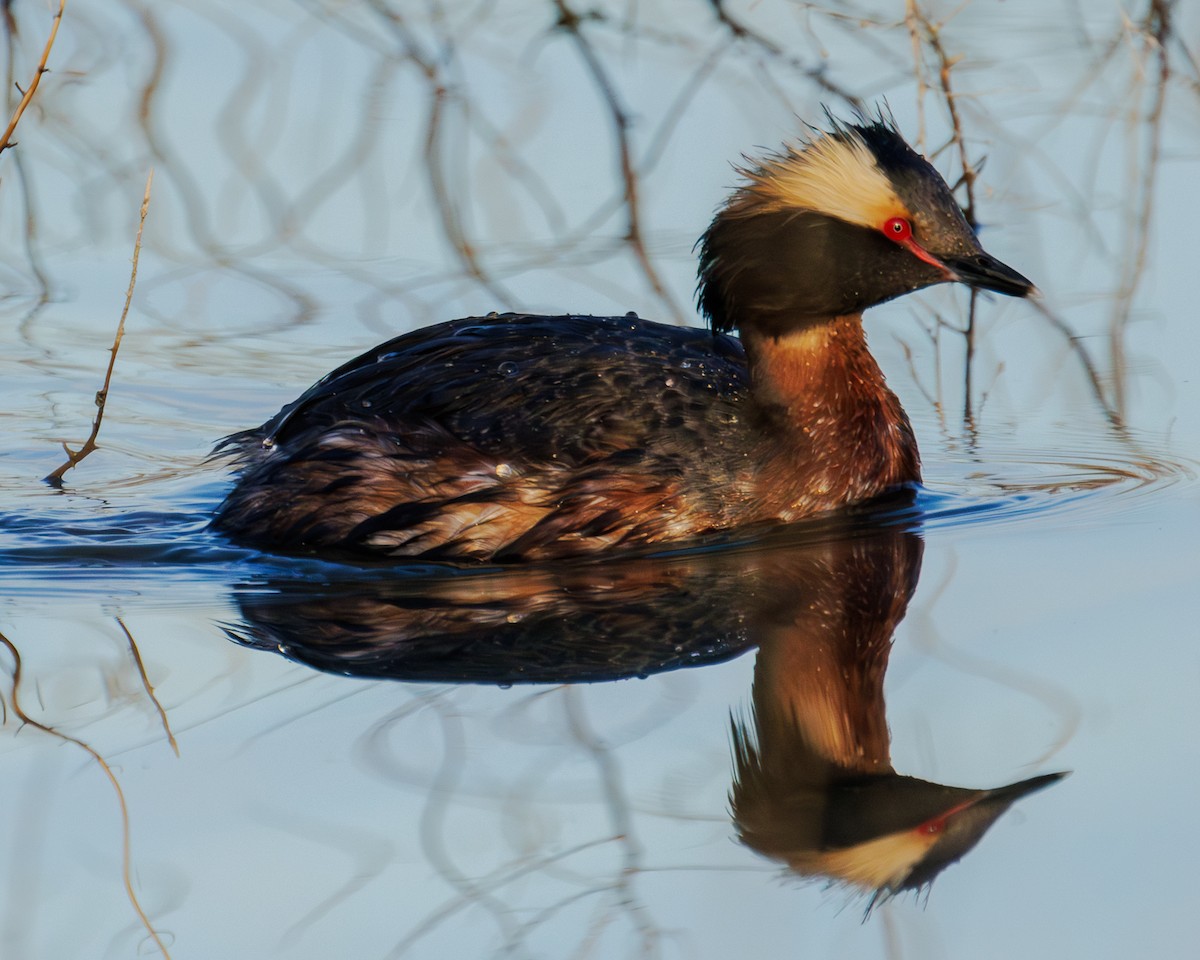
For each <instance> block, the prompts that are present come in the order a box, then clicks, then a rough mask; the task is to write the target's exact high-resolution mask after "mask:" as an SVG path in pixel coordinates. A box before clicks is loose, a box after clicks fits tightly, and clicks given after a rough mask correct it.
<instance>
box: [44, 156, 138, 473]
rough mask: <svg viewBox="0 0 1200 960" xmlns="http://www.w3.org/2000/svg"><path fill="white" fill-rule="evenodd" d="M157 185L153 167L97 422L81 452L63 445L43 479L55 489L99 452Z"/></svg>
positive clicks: (99, 393)
mask: <svg viewBox="0 0 1200 960" xmlns="http://www.w3.org/2000/svg"><path fill="white" fill-rule="evenodd" d="M153 183H154V168H153V167H151V168H150V173H149V175H148V176H147V177H146V192H145V193H144V194H143V195H142V209H141V215H140V217H139V219H138V229H137V239H136V240H135V241H134V243H133V268H132V269H131V270H130V272H129V288H128V289H127V290H126V291H125V308H124V309H123V310H122V311H121V319H120V321H119V322H118V323H117V335H116V336H115V337H114V338H113V345H112V347H111V349H110V350H109V356H108V370H107V371H106V372H105V374H104V386H102V387H101V388H100V389H99V391H97V393H96V407H97V409H96V419H95V420H93V421H92V432H91V434H90V435H89V436H88V438H87V439H86V440H85V441H84V442H83V446H82V447H80V448H79V450H78V451H72V450H71V448H70V447H68V446H67V445H66V443H63V445H62V448H63V450H64V451H66V454H67V460H66V462H65V463H63V464H62V465H61V466H60V467H59V468H58V469H57V470H55V471H54V472H53V473H50V474H48V475H47V476H45V477H44V478H43V479H44V480H45V482H46V483H48V484H50V485H51V486H55V487H61V486H62V478H63V474H65V473H66V472H67V471H68V470H70V469H71V468H72V467H73V466H75V465H76V464H77V463H79V461H80V460H82V459H83V458H84V457H86V456H87V455H88V454H89V453H91V452H92V451H93V450H95V449H96V437H97V436H98V435H99V433H100V423H101V422H102V421H103V420H104V406H105V404H106V403H107V402H108V388H109V385H110V384H111V383H112V375H113V367H114V366H116V363H117V351H118V350H119V349H120V348H121V340H122V338H123V337H124V336H125V318H126V317H128V316H129V305H130V303H132V302H133V288H134V286H135V285H136V284H137V269H138V257H139V256H140V255H141V252H142V230H143V229H144V228H145V226H146V212H147V211H148V210H149V209H150V187H151V185H152V184H153Z"/></svg>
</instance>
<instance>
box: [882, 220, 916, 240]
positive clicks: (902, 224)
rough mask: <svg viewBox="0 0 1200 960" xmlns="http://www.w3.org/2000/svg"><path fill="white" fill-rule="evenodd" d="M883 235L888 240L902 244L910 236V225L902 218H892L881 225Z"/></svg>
mask: <svg viewBox="0 0 1200 960" xmlns="http://www.w3.org/2000/svg"><path fill="white" fill-rule="evenodd" d="M883 235H884V236H885V237H887V238H888V239H889V240H895V241H896V242H897V243H903V242H904V241H905V240H908V239H909V238H910V237H911V236H912V224H911V223H909V222H908V221H907V220H905V219H904V218H903V217H892V219H891V220H889V221H888V222H887V223H885V224H884V225H883Z"/></svg>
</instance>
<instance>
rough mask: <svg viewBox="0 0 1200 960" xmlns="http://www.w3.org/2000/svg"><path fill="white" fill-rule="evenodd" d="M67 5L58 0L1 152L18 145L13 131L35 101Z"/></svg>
mask: <svg viewBox="0 0 1200 960" xmlns="http://www.w3.org/2000/svg"><path fill="white" fill-rule="evenodd" d="M66 5H67V0H58V12H57V13H56V14H55V15H54V22H53V24H52V25H51V27H50V36H49V37H48V38H47V39H46V46H45V48H44V49H43V50H42V59H41V60H39V61H38V65H37V70H36V71H35V73H34V74H33V79H32V80H30V81H29V88H28V89H27V90H26V91H25V94H24V96H22V97H21V102H20V103H18V104H17V109H16V110H15V111H14V112H13V115H12V119H11V120H9V121H8V129H6V130H5V131H4V134H3V136H0V153H3V152H4V151H5V150H7V149H8V148H9V147H12V146H16V144H14V143H12V142H11V140H12V135H13V131H15V130H16V129H17V124H18V123H20V122H21V115H22V114H23V113H24V112H25V108H26V107H28V106H29V104H30V103H32V102H33V95H34V94H35V93H37V88H38V85H39V84H40V83H41V82H42V74H43V73H45V72H46V69H47V68H46V62H47V61H48V60H49V59H50V50H51V49H52V48H53V47H54V38H55V37H57V36H58V25H59V24H60V23H61V22H62V15H63V9H64V8H65V7H66Z"/></svg>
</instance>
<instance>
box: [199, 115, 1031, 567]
mask: <svg viewBox="0 0 1200 960" xmlns="http://www.w3.org/2000/svg"><path fill="white" fill-rule="evenodd" d="M741 173H742V175H743V177H744V180H743V183H742V184H741V186H739V187H738V188H737V189H736V190H735V191H734V192H733V194H732V195H731V196H730V197H729V198H728V200H727V201H726V202H725V203H724V205H723V206H722V207H721V208H720V209H719V210H718V212H717V214H716V216H715V218H714V219H713V221H712V224H711V225H710V226H709V228H708V230H707V231H706V232H705V234H704V236H703V237H702V238H701V239H700V241H699V244H698V246H699V250H700V267H699V285H698V289H697V297H698V300H699V305H700V309H701V311H702V313H703V314H704V315H705V316H706V317H707V318H708V320H709V322H710V324H711V327H712V329H711V331H710V330H703V329H698V328H684V327H676V326H670V325H666V324H660V323H654V322H652V321H648V320H642V319H639V318H638V317H636V316H634V315H632V314H631V315H628V316H625V317H582V316H559V317H549V316H529V315H523V314H504V315H491V316H488V317H470V318H466V319H461V320H453V321H450V322H448V323H443V324H439V325H436V326H432V327H429V328H426V329H422V330H418V331H415V332H413V333H409V334H405V335H403V336H400V337H397V338H395V339H393V340H390V341H388V342H386V343H383V344H381V345H379V346H377V347H375V348H374V349H372V350H370V351H368V352H367V353H364V354H363V355H361V356H359V357H357V358H355V359H354V360H351V361H350V362H349V363H347V364H345V365H343V366H341V367H339V368H338V369H336V370H334V371H333V372H332V373H330V374H328V375H327V376H326V377H324V378H323V379H321V380H320V381H318V382H317V383H316V384H314V385H313V386H312V387H311V388H310V389H309V390H308V391H307V392H305V393H304V394H302V395H301V396H300V397H299V398H298V399H297V400H295V401H294V402H293V403H291V404H288V405H287V406H286V407H284V408H283V409H282V410H281V411H280V412H279V413H278V414H276V415H275V416H274V417H272V418H271V419H270V420H268V421H267V422H266V423H265V424H263V425H262V426H260V427H258V428H256V429H253V430H248V431H245V432H243V433H239V434H235V435H233V436H232V437H229V438H227V439H226V440H225V441H224V442H223V443H222V445H221V448H220V449H225V450H231V451H233V452H234V453H235V454H236V457H237V461H238V467H239V472H240V476H239V478H238V480H237V482H236V484H235V486H234V488H233V490H232V491H231V492H230V493H229V495H228V497H227V498H226V500H225V502H224V503H223V504H222V505H221V507H220V509H219V511H218V513H217V515H216V518H215V521H214V523H215V526H216V528H217V529H219V530H221V531H224V532H225V533H227V534H228V535H230V536H231V537H233V538H234V539H236V540H239V541H242V542H245V543H250V544H255V545H259V546H262V547H265V548H267V549H273V550H280V551H284V552H289V553H318V554H325V555H352V556H353V555H358V556H364V555H365V556H374V557H389V556H390V557H403V558H421V559H428V560H450V561H479V560H486V561H520V560H545V559H552V558H556V557H569V556H579V555H588V554H594V553H598V552H601V551H607V550H610V549H612V548H616V547H622V546H628V545H637V544H653V543H662V542H670V541H680V540H686V539H690V538H693V537H697V536H700V535H703V534H706V533H711V532H716V531H724V530H730V529H734V528H738V527H743V526H748V525H755V524H766V523H780V522H790V521H793V520H797V519H800V518H803V517H808V516H812V515H815V514H819V513H823V512H826V511H830V510H835V509H837V508H840V507H844V506H847V505H850V504H856V503H862V502H865V501H870V500H873V499H875V498H878V497H883V496H886V495H888V494H891V493H894V492H896V491H898V490H902V489H904V488H906V487H911V486H912V485H913V484H916V483H918V482H919V481H920V476H921V474H920V457H919V455H918V452H917V444H916V440H915V438H914V436H913V431H912V427H911V426H910V424H909V421H908V418H907V416H906V415H905V413H904V411H903V409H902V408H901V406H900V403H899V401H898V400H897V398H896V396H895V395H894V394H893V393H892V392H891V391H890V390H889V389H888V387H887V385H886V383H885V382H884V377H883V373H882V371H881V370H880V369H879V366H878V364H877V363H876V362H875V359H874V358H873V357H872V356H871V354H870V352H869V351H868V349H867V343H866V337H865V334H864V332H863V327H862V312H863V311H864V310H866V309H867V308H868V307H871V306H873V305H875V304H877V303H882V302H884V301H886V300H890V299H892V298H894V297H898V296H901V295H902V294H905V293H909V292H911V291H914V290H919V289H921V288H923V287H928V286H931V285H933V284H938V283H946V282H959V283H965V284H968V285H970V286H972V287H975V288H977V289H981V290H992V291H996V292H998V293H1004V294H1009V295H1012V296H1026V295H1028V294H1030V293H1031V292H1032V291H1033V285H1032V284H1031V283H1030V282H1029V281H1028V280H1026V279H1025V278H1024V277H1023V276H1021V275H1020V274H1019V273H1017V272H1016V271H1015V270H1013V269H1012V268H1010V267H1008V266H1006V265H1004V264H1003V263H1001V262H1000V261H998V260H996V259H995V258H993V257H991V256H989V255H988V254H987V253H985V252H984V251H983V250H982V249H981V247H980V245H979V242H978V240H977V239H976V236H975V234H974V232H973V230H972V229H971V227H970V226H969V224H968V223H967V221H966V219H965V218H964V216H963V214H962V211H961V210H960V209H959V206H958V204H957V203H956V201H955V200H954V197H953V194H952V193H951V190H950V188H949V187H948V186H947V184H946V183H945V181H944V180H943V179H942V178H941V177H940V176H939V175H938V173H937V172H936V171H935V170H934V169H933V167H932V166H930V164H929V163H928V162H927V161H926V160H924V159H923V158H922V157H921V156H919V155H918V154H917V153H916V152H915V151H914V150H913V149H912V148H911V147H909V146H908V144H907V143H905V142H904V140H903V139H902V137H901V136H900V134H899V133H898V132H897V131H896V130H895V129H894V127H893V126H892V125H891V124H890V122H888V121H886V120H884V119H883V118H880V119H877V120H862V121H860V122H859V123H855V124H848V123H836V122H835V123H833V125H832V129H830V130H829V131H828V132H824V133H814V134H813V136H812V137H811V139H809V140H808V141H806V142H803V143H799V144H797V145H794V146H789V147H786V148H785V149H784V150H783V151H782V152H780V153H778V154H775V155H771V156H767V157H765V158H763V159H762V160H761V161H760V162H758V163H757V164H755V165H752V166H750V167H748V168H747V169H744V170H742V171H741ZM732 331H737V333H738V335H739V336H738V337H733V336H731V335H730V333H731V332H732Z"/></svg>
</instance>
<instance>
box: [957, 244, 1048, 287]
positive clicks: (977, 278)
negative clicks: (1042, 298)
mask: <svg viewBox="0 0 1200 960" xmlns="http://www.w3.org/2000/svg"><path fill="white" fill-rule="evenodd" d="M941 259H942V263H943V264H945V265H946V267H947V268H948V269H949V270H950V271H951V273H953V277H951V279H952V280H957V281H958V282H959V283H965V284H967V285H968V286H972V287H975V288H977V289H979V290H994V291H995V292H996V293H1004V294H1008V296H1010V297H1028V296H1029V295H1030V294H1034V293H1036V292H1037V287H1035V286H1034V285H1033V284H1032V283H1030V282H1029V281H1028V280H1027V279H1025V277H1023V276H1021V275H1020V274H1019V273H1017V271H1016V270H1014V269H1013V268H1012V267H1010V266H1008V265H1007V264H1004V263H1001V262H1000V261H999V260H997V259H996V258H995V257H993V256H990V255H989V254H986V253H983V252H982V251H981V252H979V253H977V254H975V255H974V256H970V257H942V258H941Z"/></svg>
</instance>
